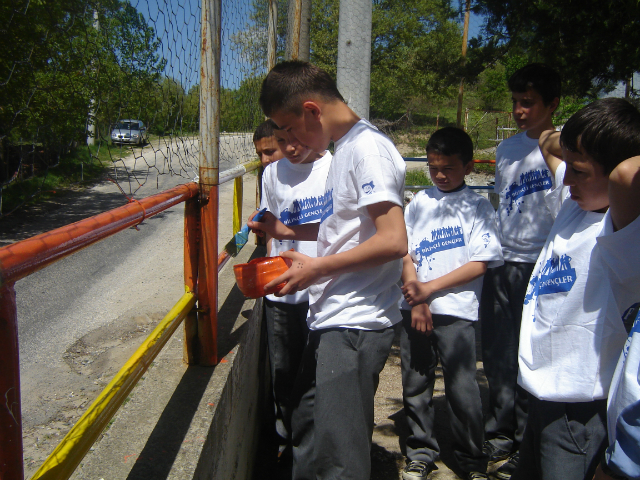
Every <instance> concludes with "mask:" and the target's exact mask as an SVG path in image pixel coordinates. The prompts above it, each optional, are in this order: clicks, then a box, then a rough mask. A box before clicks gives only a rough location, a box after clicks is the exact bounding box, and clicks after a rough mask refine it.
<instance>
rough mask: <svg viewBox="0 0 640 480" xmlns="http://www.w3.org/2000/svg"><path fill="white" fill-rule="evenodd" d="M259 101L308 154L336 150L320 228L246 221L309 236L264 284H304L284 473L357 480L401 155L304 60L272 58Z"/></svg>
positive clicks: (382, 324)
mask: <svg viewBox="0 0 640 480" xmlns="http://www.w3.org/2000/svg"><path fill="white" fill-rule="evenodd" d="M260 104H261V106H262V108H263V110H264V112H265V114H266V115H267V116H269V117H271V118H272V119H273V120H274V121H275V122H276V124H277V125H278V126H279V127H280V128H281V129H283V130H285V131H286V132H287V134H288V135H289V138H291V139H293V138H295V139H296V140H297V141H299V142H300V143H302V144H303V145H306V146H308V147H309V148H311V149H312V150H314V151H315V152H318V153H320V152H323V151H325V150H326V149H327V147H328V146H329V143H330V142H331V141H333V142H334V146H335V151H334V156H333V160H332V163H331V168H330V169H329V174H328V177H327V182H326V186H325V193H324V197H323V202H322V217H321V220H320V222H319V223H314V224H305V225H295V226H291V225H289V226H286V225H284V224H283V223H282V222H280V221H279V220H278V219H277V218H276V217H275V216H273V215H270V214H268V213H267V214H265V216H264V217H263V221H262V222H249V224H248V225H249V227H250V228H252V229H258V230H263V231H265V232H267V233H268V234H269V235H271V236H272V237H273V238H277V239H285V240H287V239H296V240H316V239H317V241H318V257H317V258H311V257H307V256H305V255H303V254H301V253H297V252H284V253H282V256H285V257H288V258H290V259H292V261H293V264H292V266H291V268H290V269H289V270H288V271H287V272H286V273H285V274H283V275H282V276H280V277H279V278H277V279H276V280H274V282H272V284H273V285H277V284H278V283H280V282H283V281H286V282H287V284H286V285H285V287H283V289H282V290H281V291H280V292H279V294H281V295H286V294H290V293H293V292H296V291H298V290H300V289H303V288H307V287H309V303H310V305H309V317H308V319H307V324H308V326H309V329H310V332H309V341H308V343H307V346H306V348H305V351H304V353H303V360H302V367H301V370H300V373H299V375H298V378H297V380H296V387H295V392H296V393H295V394H294V395H295V398H296V399H297V402H294V412H293V418H292V430H293V454H294V455H293V456H294V463H293V478H294V479H316V478H318V479H329V478H331V479H337V478H340V479H362V480H368V479H369V476H370V471H371V460H370V448H371V436H372V433H373V400H374V395H375V391H376V389H377V386H378V379H379V374H380V371H381V370H382V368H383V367H384V364H385V361H386V358H387V356H388V354H389V351H390V349H391V343H392V341H393V337H394V329H393V326H394V325H395V324H396V323H397V322H399V321H400V320H401V316H400V311H399V309H398V305H397V304H398V301H399V300H400V298H401V293H400V288H399V287H398V286H397V282H398V281H399V280H400V275H401V272H402V258H403V257H404V256H405V255H406V253H407V236H406V229H405V225H404V218H403V213H402V206H403V190H404V177H405V164H404V160H403V159H402V157H401V156H400V154H399V153H398V151H397V150H396V148H395V147H394V145H393V143H392V142H391V141H390V140H389V139H388V138H387V137H386V136H384V135H383V134H382V133H380V132H379V131H378V130H377V129H376V128H375V127H374V126H373V125H371V124H370V123H369V122H367V121H366V120H362V119H360V118H359V117H358V116H357V115H356V114H355V113H354V112H353V111H352V110H351V109H350V108H349V107H348V106H347V105H346V103H344V100H343V98H342V95H340V92H338V89H337V87H336V85H335V82H334V81H333V79H332V78H331V77H330V76H329V75H328V74H327V73H326V72H324V71H323V70H320V69H319V68H317V67H315V66H314V65H311V64H309V63H306V62H300V61H290V62H283V63H280V64H278V65H276V66H275V67H274V68H273V69H272V70H271V71H270V72H269V74H268V75H267V77H266V78H265V80H264V82H263V85H262V91H261V94H260ZM269 286H271V285H269Z"/></svg>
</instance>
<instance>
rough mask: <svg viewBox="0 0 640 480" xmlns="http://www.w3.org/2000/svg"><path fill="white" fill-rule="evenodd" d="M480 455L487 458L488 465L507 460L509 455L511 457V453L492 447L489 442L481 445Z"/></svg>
mask: <svg viewBox="0 0 640 480" xmlns="http://www.w3.org/2000/svg"><path fill="white" fill-rule="evenodd" d="M482 453H484V454H485V455H487V456H488V457H489V463H495V462H499V461H500V460H504V459H505V458H509V455H511V452H507V451H506V450H502V449H501V448H498V447H496V446H494V445H493V443H491V442H490V441H489V440H487V441H485V442H484V443H483V444H482Z"/></svg>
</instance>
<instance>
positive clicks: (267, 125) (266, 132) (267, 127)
mask: <svg viewBox="0 0 640 480" xmlns="http://www.w3.org/2000/svg"><path fill="white" fill-rule="evenodd" d="M277 129H278V125H276V122H274V121H273V120H271V119H269V120H265V121H264V122H262V123H261V124H260V125H258V128H256V131H255V132H253V141H254V142H257V141H258V140H260V139H263V138H269V137H273V135H274V133H273V131H274V130H277Z"/></svg>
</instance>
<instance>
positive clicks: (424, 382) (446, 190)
mask: <svg viewBox="0 0 640 480" xmlns="http://www.w3.org/2000/svg"><path fill="white" fill-rule="evenodd" d="M427 162H428V165H429V173H430V175H431V180H432V181H433V184H434V185H435V188H430V189H428V190H423V191H422V192H419V193H418V194H416V195H415V197H414V199H413V200H412V201H411V203H409V205H407V207H406V209H405V214H404V219H405V223H406V225H407V237H408V239H409V254H408V255H407V256H406V257H405V258H404V268H403V272H402V280H403V283H404V285H403V287H402V291H403V292H404V297H405V301H403V302H402V304H401V306H400V308H401V312H402V331H401V336H400V355H401V359H402V387H403V389H402V396H403V401H404V411H405V415H406V417H407V422H408V424H409V428H410V429H411V434H410V435H409V437H408V438H407V466H406V467H405V469H404V471H403V472H402V478H403V479H404V480H421V479H426V478H427V477H428V475H429V473H430V472H431V471H432V470H434V469H435V465H434V461H435V459H436V457H437V456H438V454H439V447H438V442H437V441H436V438H435V432H434V425H435V411H434V408H433V403H432V397H433V387H434V384H435V377H436V375H435V370H436V366H437V364H438V359H439V360H440V362H441V363H442V370H443V375H444V384H445V391H446V400H447V405H448V406H449V414H450V421H451V431H452V433H453V438H454V441H453V453H454V457H455V459H456V461H457V462H458V465H459V466H460V468H461V470H462V471H464V472H465V474H466V475H467V478H469V479H482V478H487V475H486V471H487V462H488V460H489V457H488V455H486V454H485V453H483V451H482V443H483V439H484V426H483V421H482V404H481V402H480V390H479V388H478V383H477V381H476V350H475V348H476V347H475V346H476V341H475V329H474V323H475V322H476V321H477V320H478V299H479V297H480V292H481V290H482V276H483V275H484V273H485V272H486V270H487V266H491V267H497V266H499V265H500V264H502V250H501V248H500V241H499V238H498V230H497V227H496V223H495V212H494V210H493V207H492V206H491V203H490V202H489V201H488V200H487V199H486V198H484V197H482V196H481V195H478V194H477V193H475V192H473V191H472V190H470V189H469V188H468V187H467V186H466V184H465V182H464V177H465V175H467V174H469V173H471V171H472V170H473V142H472V141H471V138H470V137H469V135H467V134H466V133H465V132H464V131H463V130H460V129H457V128H452V127H446V128H443V129H440V130H438V131H436V132H435V133H434V134H433V135H432V136H431V138H430V139H429V143H428V144H427Z"/></svg>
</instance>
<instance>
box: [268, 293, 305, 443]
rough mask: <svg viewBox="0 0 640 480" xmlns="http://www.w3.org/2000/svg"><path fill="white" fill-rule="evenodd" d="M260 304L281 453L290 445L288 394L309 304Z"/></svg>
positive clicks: (293, 378)
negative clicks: (262, 309)
mask: <svg viewBox="0 0 640 480" xmlns="http://www.w3.org/2000/svg"><path fill="white" fill-rule="evenodd" d="M264 304H265V319H266V323H267V345H268V347H269V363H270V365H271V384H272V387H273V398H274V408H275V415H276V432H277V434H278V436H279V437H280V438H279V442H280V450H281V451H282V450H283V449H284V448H285V447H286V446H287V445H288V444H290V443H291V393H292V391H293V385H294V383H295V379H296V376H297V374H298V369H299V368H300V361H301V360H302V352H303V351H304V347H305V345H306V344H307V335H308V334H309V328H308V327H307V310H308V309H309V303H307V302H304V303H299V304H295V305H292V304H287V303H282V302H272V301H270V300H268V299H266V298H265V299H264Z"/></svg>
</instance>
